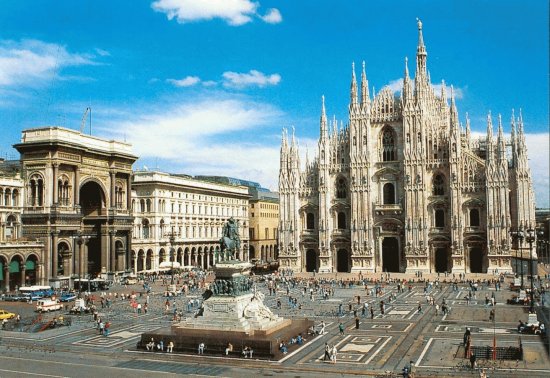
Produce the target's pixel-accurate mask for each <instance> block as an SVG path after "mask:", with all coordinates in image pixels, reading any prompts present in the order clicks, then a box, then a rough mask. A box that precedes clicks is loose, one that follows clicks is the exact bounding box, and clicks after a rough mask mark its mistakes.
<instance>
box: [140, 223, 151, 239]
mask: <svg viewBox="0 0 550 378" xmlns="http://www.w3.org/2000/svg"><path fill="white" fill-rule="evenodd" d="M142 226H143V228H142V231H143V239H149V235H150V232H149V231H150V229H151V226H150V225H149V221H148V220H147V219H144V220H143V222H142Z"/></svg>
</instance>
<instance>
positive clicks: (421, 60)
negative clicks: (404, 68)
mask: <svg viewBox="0 0 550 378" xmlns="http://www.w3.org/2000/svg"><path fill="white" fill-rule="evenodd" d="M416 21H417V25H418V47H417V48H416V75H415V90H416V92H417V93H423V92H424V91H426V90H427V87H428V82H429V80H428V70H427V68H426V57H427V55H428V54H427V53H426V46H424V37H423V36H422V21H420V19H418V18H417V19H416Z"/></svg>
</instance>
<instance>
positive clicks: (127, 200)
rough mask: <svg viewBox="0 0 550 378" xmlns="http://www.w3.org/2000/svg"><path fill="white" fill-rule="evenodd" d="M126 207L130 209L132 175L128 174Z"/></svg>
mask: <svg viewBox="0 0 550 378" xmlns="http://www.w3.org/2000/svg"><path fill="white" fill-rule="evenodd" d="M126 209H128V211H131V210H132V175H131V174H129V175H128V179H127V181H126Z"/></svg>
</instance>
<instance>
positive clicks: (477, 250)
mask: <svg viewBox="0 0 550 378" xmlns="http://www.w3.org/2000/svg"><path fill="white" fill-rule="evenodd" d="M441 87H442V89H441V93H438V94H436V93H435V91H434V87H433V86H432V84H431V83H430V77H429V74H428V70H427V52H426V47H425V45H424V40H423V35H422V24H421V23H420V22H419V23H418V46H417V52H416V73H415V77H414V79H411V78H410V77H409V70H408V66H407V60H406V59H405V69H404V79H403V89H402V91H401V93H400V95H396V94H394V93H393V91H392V90H391V89H390V88H389V87H386V88H384V89H382V90H381V91H380V92H379V93H378V94H376V95H375V93H373V94H372V96H373V97H372V98H371V96H370V93H369V88H368V82H367V76H366V72H365V66H364V64H363V70H362V75H361V80H360V87H358V85H357V81H356V78H355V70H354V69H352V80H351V89H350V104H349V121H348V124H347V125H346V126H345V127H342V126H341V127H340V128H338V124H337V122H336V121H333V122H332V130H329V124H328V122H327V117H326V111H325V103H324V98H323V104H322V112H321V119H320V137H319V141H318V152H317V156H316V157H315V158H314V159H313V161H311V162H309V161H306V164H305V169H302V167H301V165H300V159H299V152H298V147H297V143H296V141H295V138H294V135H292V139H291V140H289V137H288V135H287V132H286V130H283V139H282V145H281V153H280V172H279V194H280V218H279V230H280V233H279V235H280V236H279V243H280V247H279V260H280V264H281V266H282V267H285V268H292V269H293V270H295V271H325V272H334V271H339V272H350V271H365V272H382V271H388V272H415V271H424V272H446V271H447V272H488V271H492V270H494V269H498V271H500V272H503V271H511V269H512V267H511V263H510V262H511V256H512V255H513V254H514V253H516V251H517V250H518V248H521V249H523V250H525V249H526V248H528V246H526V245H525V244H526V243H523V245H522V246H518V245H517V242H516V243H515V244H514V243H513V242H512V239H511V237H510V232H511V231H514V230H519V229H522V228H526V227H529V226H530V225H534V224H535V208H534V194H533V189H532V183H531V172H530V169H529V166H528V159H527V148H526V144H525V135H524V125H523V120H522V117H521V114H520V115H519V117H518V118H516V117H515V116H514V114H513V113H512V118H511V122H510V127H511V135H510V137H509V138H506V137H505V136H504V133H503V126H502V121H501V117H500V115H499V116H498V121H497V131H496V135H495V133H494V127H493V119H492V116H491V115H490V114H489V115H488V116H487V125H486V128H487V135H486V136H485V137H482V138H478V139H476V138H474V137H472V135H471V131H470V120H469V119H468V116H467V115H466V127H465V130H463V128H462V126H461V124H460V123H459V116H458V111H457V108H456V104H455V98H454V94H453V90H452V87H451V94H450V103H449V101H448V100H447V91H446V87H445V84H444V83H442V86H441ZM524 252H525V251H524ZM533 252H534V251H533Z"/></svg>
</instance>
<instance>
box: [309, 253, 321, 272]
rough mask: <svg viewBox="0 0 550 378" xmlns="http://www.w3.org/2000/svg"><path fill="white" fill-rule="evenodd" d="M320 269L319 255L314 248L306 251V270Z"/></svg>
mask: <svg viewBox="0 0 550 378" xmlns="http://www.w3.org/2000/svg"><path fill="white" fill-rule="evenodd" d="M318 270H319V257H318V256H317V252H316V251H315V250H314V249H308V250H307V251H306V271H307V272H314V271H318Z"/></svg>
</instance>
